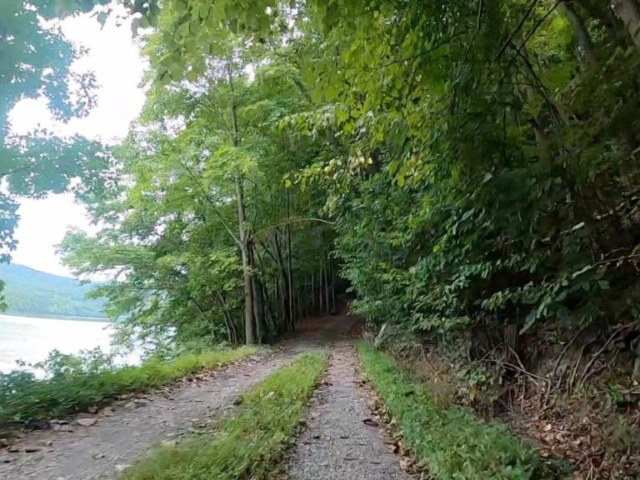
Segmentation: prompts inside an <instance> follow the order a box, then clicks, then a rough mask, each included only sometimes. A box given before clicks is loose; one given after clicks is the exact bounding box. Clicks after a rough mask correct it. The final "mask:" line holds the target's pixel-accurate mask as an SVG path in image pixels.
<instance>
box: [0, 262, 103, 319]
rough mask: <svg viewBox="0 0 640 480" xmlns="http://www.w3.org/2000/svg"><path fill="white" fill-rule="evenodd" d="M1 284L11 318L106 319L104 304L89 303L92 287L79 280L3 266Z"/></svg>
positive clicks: (13, 265)
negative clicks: (87, 295)
mask: <svg viewBox="0 0 640 480" xmlns="http://www.w3.org/2000/svg"><path fill="white" fill-rule="evenodd" d="M0 280H2V281H3V282H5V287H4V292H3V295H4V297H5V300H4V301H5V302H6V303H7V304H8V305H9V308H8V310H7V311H6V312H5V313H7V314H9V315H27V316H33V317H53V318H59V317H83V318H104V317H105V314H104V303H103V302H102V301H100V300H89V299H87V298H85V294H86V293H87V292H88V291H89V290H91V288H92V286H91V285H81V284H80V282H79V281H78V280H75V279H73V278H68V277H61V276H58V275H52V274H50V273H44V272H39V271H37V270H33V269H31V268H29V267H25V266H24V265H16V264H11V265H6V264H0Z"/></svg>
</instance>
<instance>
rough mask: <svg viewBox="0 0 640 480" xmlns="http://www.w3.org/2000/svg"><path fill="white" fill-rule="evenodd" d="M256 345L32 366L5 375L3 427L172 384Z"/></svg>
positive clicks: (0, 397) (1, 378)
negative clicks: (95, 363)
mask: <svg viewBox="0 0 640 480" xmlns="http://www.w3.org/2000/svg"><path fill="white" fill-rule="evenodd" d="M256 352H257V349H256V348H251V347H243V348H238V349H225V350H214V351H208V352H204V353H200V354H187V355H182V356H179V357H177V358H175V359H173V360H170V361H163V360H160V359H150V360H148V361H147V362H145V363H144V364H142V365H140V366H128V367H113V366H107V367H106V368H105V369H101V370H100V369H91V370H89V371H83V370H81V369H76V370H74V371H72V372H71V373H69V372H66V373H60V372H58V373H60V374H56V375H53V376H52V377H51V378H48V379H45V380H38V379H36V378H35V377H34V376H33V374H31V373H29V372H12V373H10V374H4V375H0V430H2V429H7V428H12V427H21V426H33V425H37V424H38V423H42V422H44V421H47V420H50V419H53V418H60V417H64V416H66V415H69V414H72V413H75V412H86V411H90V410H92V409H94V408H98V407H100V406H102V405H105V404H106V403H108V402H110V401H112V400H114V399H115V398H116V397H117V396H119V395H124V394H129V393H135V392H141V391H145V390H149V389H152V388H157V387H162V386H165V385H168V384H170V383H172V382H174V381H176V380H178V379H180V378H182V377H185V376H188V375H191V374H195V373H197V372H199V371H202V370H210V369H214V368H217V367H219V366H223V365H228V364H230V363H234V362H236V361H238V360H240V359H242V358H244V357H247V356H250V355H253V354H255V353H256Z"/></svg>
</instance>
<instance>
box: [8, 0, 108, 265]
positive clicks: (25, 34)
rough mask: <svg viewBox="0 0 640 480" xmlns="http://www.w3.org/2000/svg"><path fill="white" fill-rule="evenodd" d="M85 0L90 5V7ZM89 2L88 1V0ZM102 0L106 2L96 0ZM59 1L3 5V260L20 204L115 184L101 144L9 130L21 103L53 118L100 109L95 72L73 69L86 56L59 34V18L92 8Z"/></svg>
mask: <svg viewBox="0 0 640 480" xmlns="http://www.w3.org/2000/svg"><path fill="white" fill-rule="evenodd" d="M85 3H87V2H85ZM89 3H91V2H89ZM97 3H100V4H104V3H107V2H106V0H99V1H98V2H97ZM64 4H65V5H66V7H68V8H62V7H64V6H65V5H62V2H61V1H58V0H30V1H22V0H7V1H3V2H2V5H0V21H1V23H2V26H1V28H0V56H1V57H2V59H3V62H2V67H0V181H1V182H2V190H1V192H0V262H3V263H4V262H7V261H9V259H10V253H11V252H12V251H13V250H15V248H16V246H17V243H16V240H15V239H14V236H13V234H14V230H15V228H16V225H17V221H18V217H17V209H18V199H19V198H21V197H31V198H42V197H44V196H46V195H47V194H50V193H62V192H65V191H68V190H73V191H74V192H75V193H76V194H77V195H79V196H85V195H91V194H94V193H97V192H100V191H101V190H102V189H103V188H104V187H105V186H106V185H107V184H108V183H109V182H110V181H112V180H113V179H112V177H111V175H110V174H111V171H110V169H109V161H108V154H107V153H106V151H105V148H104V147H103V146H102V145H101V144H99V143H96V142H92V141H89V140H87V139H85V138H82V137H79V136H74V137H71V138H61V137H58V136H55V135H54V134H53V133H52V132H50V131H47V130H46V129H42V128H38V129H37V130H36V131H33V132H29V133H28V134H25V135H17V134H15V133H13V132H12V130H11V124H10V121H9V114H10V112H11V110H12V109H13V107H14V106H15V105H16V103H18V102H19V101H21V100H24V99H40V100H43V101H46V103H47V106H48V109H49V111H50V112H51V113H52V115H53V117H54V118H55V119H56V120H60V121H67V120H69V119H71V118H74V117H83V116H85V115H87V114H88V112H89V111H90V109H91V108H92V107H93V106H94V105H95V95H94V91H95V88H96V87H97V85H96V80H95V77H94V75H93V74H92V73H91V72H87V73H78V72H76V71H74V70H73V69H72V68H71V65H72V64H73V62H74V61H75V60H77V59H78V58H80V57H81V56H82V55H83V54H84V53H85V52H84V51H83V49H80V48H77V47H75V46H74V45H72V44H71V43H70V42H69V41H68V40H67V39H66V38H65V36H64V34H63V33H62V30H61V28H60V22H59V20H60V19H61V18H64V17H66V16H68V15H73V14H75V13H78V12H79V11H86V10H87V8H89V5H88V4H87V5H84V6H81V5H80V2H76V1H73V2H70V1H66V0H65V1H64Z"/></svg>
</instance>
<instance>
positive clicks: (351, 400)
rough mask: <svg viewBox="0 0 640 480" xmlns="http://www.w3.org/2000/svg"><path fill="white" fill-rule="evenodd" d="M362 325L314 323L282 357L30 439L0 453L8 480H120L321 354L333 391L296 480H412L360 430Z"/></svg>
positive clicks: (312, 425) (303, 443) (317, 409)
mask: <svg viewBox="0 0 640 480" xmlns="http://www.w3.org/2000/svg"><path fill="white" fill-rule="evenodd" d="M356 323H357V320H356V319H354V318H352V317H347V316H332V317H326V318H322V319H315V320H313V321H309V322H307V323H306V324H305V325H304V327H303V328H302V329H300V331H299V332H297V333H296V335H294V336H293V337H292V338H290V339H288V340H286V341H285V342H283V345H282V348H281V349H278V350H277V353H275V354H270V355H268V356H263V357H261V358H257V359H250V360H246V361H243V362H240V363H239V364H237V365H234V366H231V367H229V368H227V369H224V370H222V371H219V372H216V373H214V374H212V375H210V376H208V377H206V378H204V379H201V380H199V381H194V382H184V383H183V384H182V385H180V386H176V387H174V388H173V389H171V390H167V391H163V392H160V393H156V394H152V395H148V396H146V397H143V398H137V399H135V400H131V401H128V402H119V403H116V404H114V405H113V406H112V407H110V408H108V409H106V410H103V412H101V413H98V414H96V415H85V416H83V418H85V419H88V421H87V422H83V421H81V422H80V423H78V421H77V420H70V421H69V423H68V424H64V425H59V426H57V427H56V428H57V430H46V431H35V432H31V433H29V434H28V435H27V436H26V437H25V438H24V439H23V440H22V441H21V442H20V443H19V444H17V445H16V447H17V449H18V450H20V451H18V452H14V453H10V452H7V451H6V450H2V451H0V478H2V479H3V480H24V479H37V480H97V479H114V478H117V477H118V474H119V472H121V471H122V470H124V469H126V468H127V467H128V466H129V465H131V464H132V463H133V462H134V461H135V460H136V459H137V458H140V457H141V456H143V455H144V454H145V453H146V452H148V451H149V450H150V449H151V448H152V447H153V446H155V445H157V444H159V443H161V442H168V443H169V444H173V443H175V442H179V441H180V438H181V437H182V436H183V435H185V434H188V433H191V432H194V431H197V429H199V428H206V426H207V424H208V422H210V421H212V420H214V419H216V418H217V417H218V416H219V415H220V414H221V413H223V412H224V411H225V410H227V409H233V408H234V402H235V401H236V399H237V398H238V397H239V396H240V394H241V393H242V392H243V391H244V390H246V389H247V388H249V387H251V386H252V385H254V384H256V383H258V382H260V381H261V380H263V379H264V378H266V377H267V376H268V375H270V374H271V373H273V372H274V371H276V370H277V369H278V368H280V367H281V366H283V365H284V364H286V363H288V362H290V361H292V360H293V359H294V358H295V357H296V356H297V355H299V354H301V353H303V352H306V351H309V350H313V349H316V348H327V349H328V350H330V352H331V353H332V360H331V367H330V370H329V372H328V376H327V379H328V384H327V385H328V386H325V387H324V388H323V389H321V390H320V391H319V392H318V394H317V400H316V402H315V403H314V405H313V406H312V407H311V409H310V413H309V420H308V424H309V429H308V430H307V431H306V432H305V433H304V434H303V435H302V437H301V438H300V439H299V443H298V446H297V447H296V448H295V450H294V452H292V459H291V465H290V476H291V477H292V479H295V480H303V479H309V480H311V479H314V480H324V479H336V480H337V479H346V478H349V479H350V480H356V479H358V478H362V479H372V480H377V479H383V478H384V479H391V480H397V479H401V478H404V477H403V474H401V473H400V471H399V469H398V467H397V460H396V459H395V458H394V456H393V455H391V454H389V453H386V452H385V449H384V446H383V443H382V438H381V434H380V432H379V431H377V430H379V429H376V428H375V427H373V428H372V427H370V426H366V425H365V424H364V423H363V422H362V420H363V419H364V418H366V417H367V415H368V414H367V407H366V398H365V393H364V392H363V391H361V390H360V389H359V388H358V385H357V384H358V373H357V368H356V364H357V359H356V355H355V352H354V349H353V345H352V339H351V338H350V332H352V331H353V329H354V326H355V325H356ZM94 420H95V422H94ZM81 423H86V424H87V426H83V425H81ZM25 450H27V451H29V450H30V452H28V453H27V452H25ZM358 475H359V476H358Z"/></svg>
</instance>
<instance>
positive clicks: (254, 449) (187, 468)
mask: <svg viewBox="0 0 640 480" xmlns="http://www.w3.org/2000/svg"><path fill="white" fill-rule="evenodd" d="M326 363H327V358H326V355H323V354H320V353H309V354H306V355H304V356H302V357H301V358H300V359H298V360H297V361H295V362H294V363H293V364H291V365H289V366H286V367H283V368H281V369H280V370H278V371H277V372H276V373H274V374H272V375H271V376H269V377H268V378H267V379H266V380H264V381H263V382H261V383H260V384H258V385H256V386H255V387H253V388H251V389H250V390H249V391H247V392H246V393H245V394H244V395H243V401H242V404H241V406H240V407H239V408H238V412H237V414H236V415H235V416H234V417H232V418H230V419H228V420H226V421H223V422H222V423H221V424H220V425H219V428H218V429H216V432H215V435H203V436H199V437H193V438H191V439H189V440H187V441H185V442H184V443H182V444H180V445H179V446H177V447H158V448H157V449H156V450H155V451H154V452H153V453H152V454H151V455H150V456H149V457H147V458H145V459H143V460H141V461H140V462H138V463H137V464H135V465H134V466H133V467H131V468H130V469H128V470H127V471H126V473H125V475H124V478H125V479H126V480H196V479H198V480H201V479H215V480H237V479H239V478H253V479H260V478H264V477H265V476H266V475H267V474H268V472H269V471H270V470H271V467H272V466H273V463H274V462H275V461H277V459H278V458H279V457H280V456H281V455H282V453H283V452H284V451H285V450H286V449H287V447H288V446H289V441H290V439H291V437H292V436H293V435H294V434H295V432H296V430H297V428H298V425H299V423H300V420H301V419H302V418H303V417H304V414H305V411H306V406H307V403H308V401H309V399H310V398H311V395H312V394H313V391H314V390H315V388H316V386H317V384H318V382H319V380H320V378H321V377H322V373H323V372H324V369H325V367H326Z"/></svg>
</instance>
